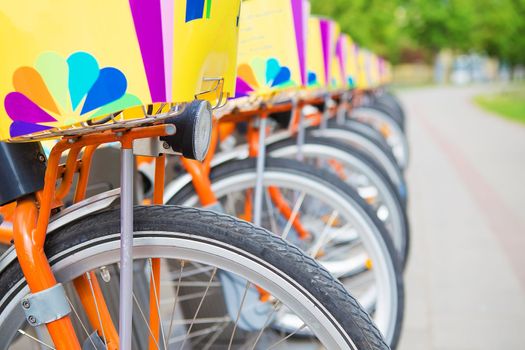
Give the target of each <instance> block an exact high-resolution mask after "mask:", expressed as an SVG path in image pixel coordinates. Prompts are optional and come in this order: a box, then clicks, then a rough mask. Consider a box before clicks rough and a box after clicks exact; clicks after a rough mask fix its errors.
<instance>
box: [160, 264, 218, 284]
mask: <svg viewBox="0 0 525 350" xmlns="http://www.w3.org/2000/svg"><path fill="white" fill-rule="evenodd" d="M191 264H192V265H195V266H197V267H198V268H197V269H191V270H189V271H185V272H184V273H180V272H179V273H178V274H173V273H172V274H171V275H170V280H171V281H173V280H178V279H179V278H180V277H181V278H189V277H192V276H195V275H198V274H206V275H207V276H210V275H211V272H210V271H212V270H213V266H201V265H200V264H197V263H195V262H191ZM161 283H162V282H161Z"/></svg>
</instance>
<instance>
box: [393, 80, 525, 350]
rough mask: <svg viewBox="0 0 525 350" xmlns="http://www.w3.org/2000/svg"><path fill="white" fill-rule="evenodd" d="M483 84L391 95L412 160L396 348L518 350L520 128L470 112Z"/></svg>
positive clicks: (523, 153)
mask: <svg viewBox="0 0 525 350" xmlns="http://www.w3.org/2000/svg"><path fill="white" fill-rule="evenodd" d="M491 89H494V88H491V87H471V88H426V89H419V90H407V91H402V92H400V93H399V95H400V97H401V99H402V101H403V103H404V105H405V108H406V111H407V115H408V132H409V137H410V142H411V147H412V154H411V156H412V159H411V165H410V169H409V170H408V173H407V179H408V183H409V186H410V194H411V197H410V219H411V224H412V237H413V238H412V247H411V249H412V250H411V256H410V261H409V265H408V269H407V272H406V299H407V308H406V314H405V325H404V331H403V336H402V339H401V343H400V346H399V349H401V350H405V349H407V350H412V349H417V350H426V349H431V350H452V349H457V350H470V349H472V350H483V349H491V350H494V349H498V350H499V349H505V350H514V349H525V126H523V125H518V124H514V123H511V122H507V121H505V120H503V119H500V118H497V117H495V116H493V115H491V114H490V113H486V112H484V111H482V110H480V109H479V108H478V107H476V106H475V105H474V104H473V103H472V97H473V96H475V95H476V94H478V93H480V92H487V91H490V90H491Z"/></svg>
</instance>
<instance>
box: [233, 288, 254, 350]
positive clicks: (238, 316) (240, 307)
mask: <svg viewBox="0 0 525 350" xmlns="http://www.w3.org/2000/svg"><path fill="white" fill-rule="evenodd" d="M250 286H251V283H250V282H246V287H245V288H244V293H243V295H242V299H241V305H239V311H237V318H236V319H235V324H234V325H233V331H232V334H231V336H230V342H229V344H228V350H230V349H231V347H232V344H233V337H234V336H235V331H236V330H237V324H238V323H239V318H240V317H241V311H242V307H243V306H244V301H245V300H246V294H248V289H250Z"/></svg>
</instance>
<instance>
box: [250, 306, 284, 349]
mask: <svg viewBox="0 0 525 350" xmlns="http://www.w3.org/2000/svg"><path fill="white" fill-rule="evenodd" d="M280 307H281V302H280V301H277V302H276V303H275V304H274V305H273V310H272V312H270V313H269V314H268V316H267V317H266V320H265V321H264V326H263V328H261V330H260V331H259V333H258V334H257V338H255V342H254V343H253V345H252V347H251V350H255V347H256V346H257V343H259V340H260V339H261V337H262V335H263V333H264V331H265V330H266V327H268V326H269V325H270V322H271V321H272V317H273V315H275V313H276V312H277V311H278V310H279V309H280Z"/></svg>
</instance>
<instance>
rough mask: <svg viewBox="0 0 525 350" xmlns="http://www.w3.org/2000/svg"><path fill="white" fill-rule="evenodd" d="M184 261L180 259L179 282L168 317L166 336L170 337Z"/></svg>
mask: <svg viewBox="0 0 525 350" xmlns="http://www.w3.org/2000/svg"><path fill="white" fill-rule="evenodd" d="M185 264H186V263H185V262H184V260H181V261H180V272H179V281H178V282H179V283H178V284H177V290H176V291H175V298H174V301H173V309H172V310H171V317H170V327H169V328H168V337H171V331H172V329H173V328H172V327H173V317H175V308H176V306H177V303H178V300H177V299H178V298H179V291H180V282H181V280H182V272H183V270H184V265H185Z"/></svg>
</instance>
